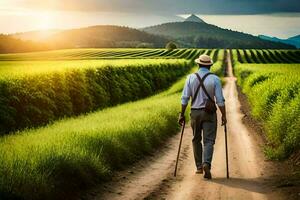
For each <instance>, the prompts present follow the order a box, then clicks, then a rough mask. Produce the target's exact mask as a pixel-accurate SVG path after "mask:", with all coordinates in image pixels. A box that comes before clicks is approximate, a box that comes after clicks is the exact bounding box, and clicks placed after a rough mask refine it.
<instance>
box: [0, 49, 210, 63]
mask: <svg viewBox="0 0 300 200" xmlns="http://www.w3.org/2000/svg"><path fill="white" fill-rule="evenodd" d="M197 51H198V52H199V51H205V49H173V50H168V49H117V48H116V49H67V50H56V51H45V52H34V53H17V54H0V61H34V60H94V59H116V58H123V59H124V58H186V59H189V58H187V57H188V55H189V54H191V53H192V52H197Z"/></svg>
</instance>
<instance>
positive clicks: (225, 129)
mask: <svg viewBox="0 0 300 200" xmlns="http://www.w3.org/2000/svg"><path fill="white" fill-rule="evenodd" d="M224 131H225V150H226V175H227V178H229V169H228V148H227V126H226V124H225V125H224Z"/></svg>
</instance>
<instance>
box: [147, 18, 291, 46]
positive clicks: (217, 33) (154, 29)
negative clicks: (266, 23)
mask: <svg viewBox="0 0 300 200" xmlns="http://www.w3.org/2000/svg"><path fill="white" fill-rule="evenodd" d="M200 20H201V19H200ZM198 21H199V20H198ZM201 21H203V20H201ZM142 30H143V31H146V32H147V33H150V34H156V35H161V36H164V37H168V38H169V39H173V40H176V41H177V42H178V43H179V44H181V45H182V46H184V47H197V48H268V49H290V48H295V47H293V46H291V45H288V44H283V43H278V42H273V41H267V40H263V39H261V38H259V37H256V36H253V35H250V34H246V33H242V32H238V31H232V30H228V29H223V28H220V27H218V26H215V25H212V24H207V23H199V22H194V21H184V22H172V23H165V24H161V25H156V26H151V27H146V28H143V29H142Z"/></svg>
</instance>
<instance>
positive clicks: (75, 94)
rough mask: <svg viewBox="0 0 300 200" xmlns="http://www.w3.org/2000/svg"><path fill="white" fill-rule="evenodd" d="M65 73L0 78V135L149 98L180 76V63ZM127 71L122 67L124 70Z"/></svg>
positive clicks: (182, 70)
mask: <svg viewBox="0 0 300 200" xmlns="http://www.w3.org/2000/svg"><path fill="white" fill-rule="evenodd" d="M132 61H133V62H132V63H130V62H129V61H128V62H126V63H127V64H125V63H124V64H123V65H121V66H111V65H110V64H109V62H108V63H107V65H106V66H101V67H83V68H67V69H65V70H62V71H49V72H47V70H46V73H34V74H26V75H23V76H7V77H4V78H1V79H0V132H1V133H8V132H11V131H15V130H19V129H23V128H26V127H34V126H40V125H44V124H47V123H48V122H51V121H53V120H56V119H59V118H63V117H68V116H73V115H79V114H82V113H87V112H90V111H93V110H96V109H101V108H105V107H107V106H112V105H116V104H120V103H124V102H128V101H134V100H137V99H140V98H144V97H147V96H149V95H152V94H155V93H157V92H158V91H161V90H163V89H166V88H167V87H169V86H170V85H171V84H172V83H174V81H176V80H177V78H179V77H181V76H182V75H184V74H186V72H187V71H188V70H189V69H190V68H191V66H192V65H191V64H190V63H189V62H187V61H185V60H177V61H174V60H170V62H168V60H167V61H164V62H160V63H155V62H154V64H153V63H151V62H145V63H144V64H142V63H141V62H140V64H136V62H134V60H132ZM141 61H142V60H141ZM124 66H127V67H124Z"/></svg>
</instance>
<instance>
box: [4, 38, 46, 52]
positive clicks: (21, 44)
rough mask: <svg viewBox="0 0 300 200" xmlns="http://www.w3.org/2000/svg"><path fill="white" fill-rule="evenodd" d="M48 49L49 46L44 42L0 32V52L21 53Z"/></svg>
mask: <svg viewBox="0 0 300 200" xmlns="http://www.w3.org/2000/svg"><path fill="white" fill-rule="evenodd" d="M49 49H50V48H49V46H48V45H47V44H45V43H38V42H32V41H23V40H20V39H16V38H14V37H12V36H9V35H3V34H0V53H21V52H30V51H41V50H49Z"/></svg>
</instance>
